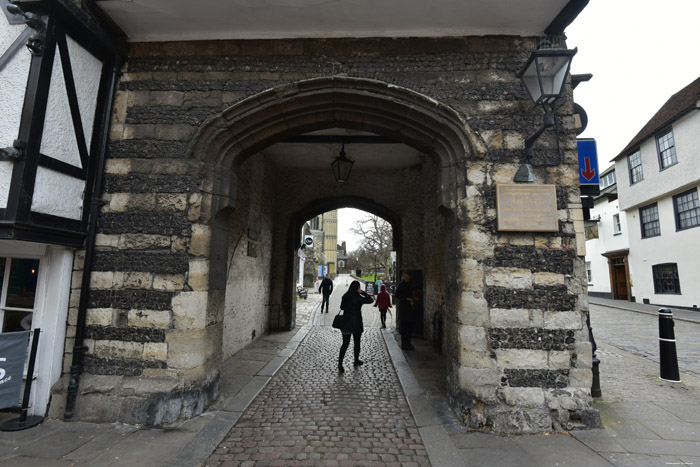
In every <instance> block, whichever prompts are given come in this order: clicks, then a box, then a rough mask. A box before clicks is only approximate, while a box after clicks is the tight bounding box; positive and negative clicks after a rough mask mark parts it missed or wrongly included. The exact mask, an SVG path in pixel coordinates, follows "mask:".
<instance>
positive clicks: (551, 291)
mask: <svg viewBox="0 0 700 467" xmlns="http://www.w3.org/2000/svg"><path fill="white" fill-rule="evenodd" d="M484 296H485V297H486V301H487V302H488V304H489V306H490V307H491V308H530V309H538V310H552V311H570V310H575V309H576V300H577V296H576V295H571V294H569V290H568V288H567V287H566V286H565V285H553V286H541V285H535V286H533V288H532V289H507V288H505V287H488V288H487V289H486V292H485V293H484Z"/></svg>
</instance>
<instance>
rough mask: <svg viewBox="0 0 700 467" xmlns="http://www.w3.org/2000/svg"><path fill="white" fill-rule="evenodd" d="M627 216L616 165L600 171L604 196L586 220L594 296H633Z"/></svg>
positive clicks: (588, 270)
mask: <svg viewBox="0 0 700 467" xmlns="http://www.w3.org/2000/svg"><path fill="white" fill-rule="evenodd" d="M627 232H628V229H627V220H626V218H625V215H624V213H623V214H621V213H620V209H619V200H618V192H617V183H616V179H615V166H611V167H610V168H608V169H607V170H605V171H603V172H602V173H601V175H600V196H598V197H596V198H595V200H594V207H593V208H591V210H590V220H588V221H586V274H587V276H588V293H589V295H591V296H594V297H604V298H615V299H621V300H627V299H629V270H628V264H627V254H628V251H629V241H628V240H627Z"/></svg>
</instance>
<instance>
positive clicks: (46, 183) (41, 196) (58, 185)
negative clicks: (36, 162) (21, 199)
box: [32, 167, 85, 220]
mask: <svg viewBox="0 0 700 467" xmlns="http://www.w3.org/2000/svg"><path fill="white" fill-rule="evenodd" d="M84 191H85V181H83V180H80V179H77V178H74V177H71V176H69V175H64V174H62V173H60V172H56V171H55V170H50V169H47V168H44V167H39V168H38V169H37V173H36V184H35V187H34V198H33V199H32V211H34V212H40V213H42V214H52V215H54V216H59V217H66V218H68V219H75V220H80V218H81V213H82V209H83V192H84Z"/></svg>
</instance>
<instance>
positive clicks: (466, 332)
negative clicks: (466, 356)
mask: <svg viewBox="0 0 700 467" xmlns="http://www.w3.org/2000/svg"><path fill="white" fill-rule="evenodd" d="M459 345H460V347H461V348H462V349H464V350H472V351H485V350H486V349H487V344H486V330H485V329H484V328H483V327H478V326H460V327H459Z"/></svg>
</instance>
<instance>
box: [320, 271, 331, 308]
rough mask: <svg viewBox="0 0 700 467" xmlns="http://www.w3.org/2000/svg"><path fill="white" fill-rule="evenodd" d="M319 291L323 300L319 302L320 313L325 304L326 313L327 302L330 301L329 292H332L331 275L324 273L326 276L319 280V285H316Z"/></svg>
mask: <svg viewBox="0 0 700 467" xmlns="http://www.w3.org/2000/svg"><path fill="white" fill-rule="evenodd" d="M318 291H319V293H321V294H323V301H322V302H321V313H323V306H324V305H325V306H326V313H328V303H329V301H330V297H331V294H332V293H333V280H331V276H330V275H329V274H326V276H325V277H324V278H323V280H322V281H321V285H320V286H319V287H318Z"/></svg>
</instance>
